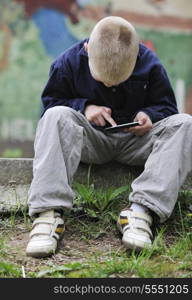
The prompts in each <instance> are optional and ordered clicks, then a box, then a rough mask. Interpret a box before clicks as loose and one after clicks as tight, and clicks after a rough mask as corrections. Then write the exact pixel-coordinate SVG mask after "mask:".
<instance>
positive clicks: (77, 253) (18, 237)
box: [6, 223, 123, 273]
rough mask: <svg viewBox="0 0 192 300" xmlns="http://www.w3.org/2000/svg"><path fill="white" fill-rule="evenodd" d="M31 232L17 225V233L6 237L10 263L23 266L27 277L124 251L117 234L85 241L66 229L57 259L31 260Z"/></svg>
mask: <svg viewBox="0 0 192 300" xmlns="http://www.w3.org/2000/svg"><path fill="white" fill-rule="evenodd" d="M29 232H30V230H28V229H26V227H25V225H24V224H22V223H20V224H16V226H15V229H14V230H13V231H10V232H8V233H7V234H8V235H7V242H6V247H7V252H8V254H9V262H12V263H14V264H18V265H21V266H24V268H25V272H26V273H28V272H36V271H39V270H40V268H41V267H43V266H53V265H54V266H59V265H63V264H66V263H71V262H81V263H83V262H84V261H86V260H87V259H89V258H90V257H91V256H94V255H95V254H97V253H99V255H100V259H102V255H103V257H105V255H106V253H109V252H110V251H119V250H120V249H121V248H123V246H122V244H121V238H120V236H119V235H118V233H116V234H114V233H110V232H109V233H104V234H102V235H101V236H100V237H99V238H96V239H82V234H81V233H80V232H74V231H73V230H70V229H69V228H66V232H65V234H64V238H63V239H62V241H61V243H60V247H59V249H58V251H57V253H56V254H55V255H53V256H52V257H49V258H44V259H42V258H41V259H38V258H32V257H27V256H26V254H25V249H26V246H27V242H28V239H29Z"/></svg>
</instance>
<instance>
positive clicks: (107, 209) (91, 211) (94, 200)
mask: <svg viewBox="0 0 192 300" xmlns="http://www.w3.org/2000/svg"><path fill="white" fill-rule="evenodd" d="M74 187H75V190H76V194H77V196H76V199H75V205H76V206H80V207H81V206H82V208H83V209H84V211H85V213H86V214H87V215H88V216H89V217H92V218H101V217H103V216H104V215H106V214H109V215H110V214H111V216H113V217H114V215H113V214H112V212H113V210H114V209H115V206H117V204H118V203H119V200H122V198H120V196H121V195H122V194H124V193H125V192H129V191H130V185H125V186H121V187H119V188H114V187H111V188H108V189H107V190H103V189H95V188H94V185H93V184H91V185H85V184H79V183H76V184H75V185H74Z"/></svg>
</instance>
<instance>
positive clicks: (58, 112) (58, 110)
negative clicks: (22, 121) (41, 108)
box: [43, 106, 74, 121]
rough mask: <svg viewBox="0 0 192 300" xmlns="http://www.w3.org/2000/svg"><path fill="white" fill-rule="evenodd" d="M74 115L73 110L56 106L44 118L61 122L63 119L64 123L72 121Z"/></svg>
mask: <svg viewBox="0 0 192 300" xmlns="http://www.w3.org/2000/svg"><path fill="white" fill-rule="evenodd" d="M73 115H74V112H73V109H72V108H70V107H67V106H54V107H51V108H49V109H48V110H47V111H46V112H45V114H44V116H43V118H45V119H54V120H59V119H61V118H62V120H63V121H65V120H69V119H72V117H73Z"/></svg>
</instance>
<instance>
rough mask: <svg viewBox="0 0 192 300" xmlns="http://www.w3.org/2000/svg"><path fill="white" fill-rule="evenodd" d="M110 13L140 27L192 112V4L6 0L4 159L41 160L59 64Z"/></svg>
mask: <svg viewBox="0 0 192 300" xmlns="http://www.w3.org/2000/svg"><path fill="white" fill-rule="evenodd" d="M108 15H118V16H122V17H124V18H126V19H127V20H129V21H130V22H132V23H133V24H134V26H135V27H136V29H137V30H138V33H139V36H140V39H141V41H142V42H143V43H145V44H146V45H147V46H148V47H150V48H151V49H153V50H154V51H155V52H157V54H158V56H159V57H160V59H161V61H162V63H163V64H164V65H165V67H166V68H167V70H168V74H169V77H170V79H171V82H172V85H173V87H174V90H175V93H176V98H177V102H178V106H179V110H180V111H181V112H188V113H190V114H192V51H191V49H192V1H191V0H134V1H131V0H118V1H116V0H102V1H101V0H95V1H93V0H1V1H0V112H1V113H0V156H3V157H14V156H15V157H17V156H24V157H30V156H33V140H34V135H35V129H36V125H37V122H38V119H39V114H40V95H41V91H42V89H43V87H44V85H45V83H46V81H47V78H48V72H49V67H50V64H51V62H52V61H53V60H54V59H55V58H56V57H57V56H58V55H59V54H60V53H61V52H63V51H64V50H65V49H67V48H68V47H70V46H72V45H73V44H74V43H76V42H77V41H79V40H81V39H83V38H86V37H88V36H89V34H90V32H91V30H92V28H93V26H94V25H95V23H96V22H97V21H98V20H99V19H101V18H102V17H104V16H108Z"/></svg>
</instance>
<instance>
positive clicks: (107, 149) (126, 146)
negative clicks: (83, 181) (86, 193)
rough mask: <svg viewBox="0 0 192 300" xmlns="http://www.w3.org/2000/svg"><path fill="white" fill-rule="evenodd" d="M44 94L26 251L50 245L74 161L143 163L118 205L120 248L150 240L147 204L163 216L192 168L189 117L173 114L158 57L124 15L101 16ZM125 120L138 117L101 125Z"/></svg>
mask: <svg viewBox="0 0 192 300" xmlns="http://www.w3.org/2000/svg"><path fill="white" fill-rule="evenodd" d="M42 101H43V106H44V111H43V113H42V118H41V120H40V121H39V124H38V128H37V133H36V139H35V157H34V165H33V167H34V169H33V172H34V173H33V174H34V177H33V181H32V184H31V187H30V191H29V215H30V216H32V217H34V218H35V220H34V222H33V229H32V231H31V234H30V240H29V243H28V246H27V250H26V252H27V255H30V256H34V257H45V256H48V255H50V254H53V253H55V251H56V248H57V246H58V242H59V240H60V238H61V236H62V234H63V231H64V220H63V217H62V212H63V210H65V209H66V208H71V207H72V201H73V197H74V193H73V191H72V189H71V182H72V178H73V175H74V173H75V172H76V170H77V168H78V165H79V163H80V161H82V162H85V163H95V164H103V163H106V162H108V161H111V160H116V161H119V162H121V163H124V164H128V165H144V166H145V168H144V171H143V172H142V174H141V175H140V176H139V177H138V178H136V179H135V180H134V181H133V183H132V192H131V194H130V196H129V200H130V202H131V205H130V207H129V208H126V209H124V210H123V211H122V212H121V213H120V215H119V218H118V222H117V225H118V228H119V230H120V231H121V233H122V235H123V238H122V241H123V244H124V245H125V247H126V248H131V249H143V248H144V247H150V246H151V244H152V238H153V237H152V232H151V229H150V227H151V224H152V216H151V215H152V214H151V212H153V214H156V215H157V216H158V217H159V218H160V221H161V222H164V221H165V220H166V219H167V218H168V217H169V216H170V215H171V213H172V211H173V208H174V206H175V203H176V200H177V196H178V191H179V188H180V186H181V185H182V183H183V182H184V180H185V178H186V176H187V174H188V173H189V172H190V171H191V169H192V155H191V153H192V139H191V132H192V117H191V116H190V115H187V114H178V111H177V105H176V101H175V97H174V93H173V90H172V88H171V85H170V82H169V79H168V77H167V74H166V71H165V69H164V67H163V66H162V65H161V63H160V61H159V59H158V58H157V56H156V55H155V54H154V53H153V52H152V51H151V50H149V49H147V48H146V47H145V46H144V45H142V44H139V42H138V37H137V33H136V31H135V29H134V27H133V26H132V25H131V24H130V23H129V22H127V21H126V20H124V19H122V18H120V17H106V18H104V19H102V20H101V21H99V22H98V23H97V24H96V26H95V27H94V29H93V31H92V33H91V35H90V38H89V39H86V40H84V41H82V42H79V43H78V44H76V45H74V46H73V47H71V48H70V49H68V50H67V51H66V52H65V53H63V54H62V55H61V56H60V57H59V58H58V59H56V60H55V62H54V63H53V64H52V66H51V70H50V76H49V80H48V83H47V85H46V87H45V89H44V91H43V94H42ZM131 121H138V122H139V123H140V125H139V126H136V127H133V128H129V129H124V130H122V131H120V132H114V133H112V132H111V133H110V132H107V131H105V130H104V128H105V127H108V126H115V125H116V124H123V123H126V122H131Z"/></svg>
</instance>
